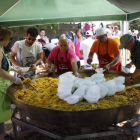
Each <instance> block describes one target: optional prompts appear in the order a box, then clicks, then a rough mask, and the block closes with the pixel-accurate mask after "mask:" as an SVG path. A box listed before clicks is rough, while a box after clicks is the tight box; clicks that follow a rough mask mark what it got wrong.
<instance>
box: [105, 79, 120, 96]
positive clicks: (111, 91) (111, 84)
mask: <svg viewBox="0 0 140 140" xmlns="http://www.w3.org/2000/svg"><path fill="white" fill-rule="evenodd" d="M104 85H105V86H107V87H108V92H107V96H112V95H114V94H115V93H116V91H117V86H116V83H115V81H114V80H109V81H107V82H105V83H104Z"/></svg>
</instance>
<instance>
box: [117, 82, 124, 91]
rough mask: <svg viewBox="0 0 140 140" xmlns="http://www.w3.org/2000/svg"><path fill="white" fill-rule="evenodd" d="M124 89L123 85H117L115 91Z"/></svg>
mask: <svg viewBox="0 0 140 140" xmlns="http://www.w3.org/2000/svg"><path fill="white" fill-rule="evenodd" d="M124 89H125V85H123V84H122V85H120V84H119V85H117V92H120V91H122V90H124Z"/></svg>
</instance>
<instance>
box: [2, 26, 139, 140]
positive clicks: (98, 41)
mask: <svg viewBox="0 0 140 140" xmlns="http://www.w3.org/2000/svg"><path fill="white" fill-rule="evenodd" d="M94 27H95V25H94V24H92V26H90V25H89V24H88V23H86V24H85V27H84V30H83V31H82V30H81V29H77V30H76V31H75V32H73V31H71V32H70V35H69V33H68V32H67V31H66V32H64V34H62V35H60V37H59V39H58V38H54V39H52V40H51V41H50V40H49V39H48V38H47V36H46V32H45V30H44V29H41V30H40V32H39V33H38V30H37V29H36V28H35V27H30V28H28V30H27V31H26V34H25V40H21V41H16V42H15V43H14V45H13V46H12V48H11V53H10V61H11V63H12V65H14V66H19V67H30V68H31V71H29V72H25V73H23V76H24V77H30V76H32V75H34V73H35V69H36V67H37V66H38V65H41V66H42V67H43V69H45V70H46V71H47V72H52V73H53V74H54V75H55V72H56V71H60V72H66V71H73V74H74V75H75V76H76V77H80V74H79V73H78V69H80V62H83V65H84V69H92V63H93V64H96V65H97V66H98V67H99V68H103V69H105V70H106V71H107V70H115V71H121V65H122V64H121V55H120V49H123V48H124V49H128V50H130V52H131V60H132V61H131V63H129V64H127V65H126V67H127V68H130V67H131V66H132V64H134V65H135V66H136V70H135V72H134V73H133V74H132V75H131V77H129V78H127V79H126V82H127V83H128V84H129V83H131V82H132V81H133V80H134V79H135V78H136V77H137V76H139V75H140V70H139V67H140V62H139V61H140V57H139V55H140V51H139V50H140V41H139V40H137V37H138V31H134V32H129V33H128V34H125V35H123V36H122V33H121V31H120V30H119V28H118V26H114V27H113V28H112V27H108V28H106V29H105V28H104V27H103V24H101V25H100V27H99V28H98V29H96V30H95V28H94ZM12 37H13V32H12V30H11V29H10V28H7V27H2V26H0V61H1V63H0V84H1V88H0V97H1V102H0V116H1V117H0V139H1V140H4V122H5V121H7V120H9V119H10V116H11V112H10V99H9V98H8V96H7V94H6V90H5V89H6V87H7V86H9V85H10V82H11V83H15V84H21V83H22V80H21V77H20V76H21V75H19V74H17V73H15V75H14V76H11V75H10V74H9V72H10V62H9V60H8V59H7V58H6V57H5V54H4V51H3V47H6V46H7V45H8V43H9V42H10V41H11V40H12Z"/></svg>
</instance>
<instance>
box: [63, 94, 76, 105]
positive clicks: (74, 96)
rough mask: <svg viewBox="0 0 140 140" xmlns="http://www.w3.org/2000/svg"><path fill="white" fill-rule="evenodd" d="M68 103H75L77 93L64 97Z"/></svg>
mask: <svg viewBox="0 0 140 140" xmlns="http://www.w3.org/2000/svg"><path fill="white" fill-rule="evenodd" d="M64 100H65V101H66V102H67V103H68V104H76V103H77V102H79V96H78V95H71V96H68V97H67V98H65V99H64Z"/></svg>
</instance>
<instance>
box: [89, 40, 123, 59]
mask: <svg viewBox="0 0 140 140" xmlns="http://www.w3.org/2000/svg"><path fill="white" fill-rule="evenodd" d="M99 46H100V47H99ZM107 46H108V48H107ZM118 48H119V43H118V42H117V41H116V40H115V39H113V38H108V43H106V44H100V43H99V41H98V40H95V41H94V43H93V45H92V47H91V49H90V51H91V52H92V53H96V54H97V55H98V50H99V54H100V55H105V54H107V53H108V54H109V56H110V57H113V58H114V55H116V54H117V53H119V52H120V51H119V49H118ZM107 50H108V52H107Z"/></svg>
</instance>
